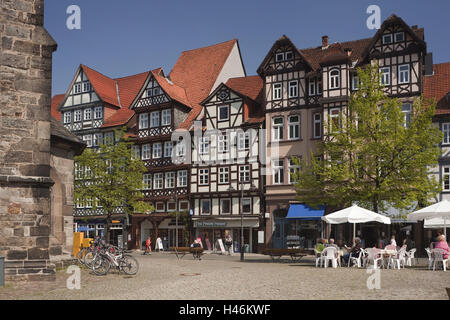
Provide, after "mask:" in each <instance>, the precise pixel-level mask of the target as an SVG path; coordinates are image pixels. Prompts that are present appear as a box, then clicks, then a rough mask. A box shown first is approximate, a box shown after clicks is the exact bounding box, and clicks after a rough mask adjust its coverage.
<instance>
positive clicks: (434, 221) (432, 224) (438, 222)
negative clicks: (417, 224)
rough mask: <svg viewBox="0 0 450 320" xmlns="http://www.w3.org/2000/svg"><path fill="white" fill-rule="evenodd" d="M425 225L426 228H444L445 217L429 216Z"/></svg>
mask: <svg viewBox="0 0 450 320" xmlns="http://www.w3.org/2000/svg"><path fill="white" fill-rule="evenodd" d="M449 224H450V223H449ZM423 227H424V228H425V229H437V228H444V219H442V218H428V219H425V220H424V222H423Z"/></svg>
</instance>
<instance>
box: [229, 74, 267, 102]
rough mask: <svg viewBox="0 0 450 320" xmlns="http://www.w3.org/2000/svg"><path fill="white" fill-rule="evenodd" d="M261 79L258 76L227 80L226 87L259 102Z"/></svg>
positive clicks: (261, 86)
mask: <svg viewBox="0 0 450 320" xmlns="http://www.w3.org/2000/svg"><path fill="white" fill-rule="evenodd" d="M263 83H264V82H263V79H262V78H261V77H260V76H248V77H239V78H230V79H228V81H227V83H226V85H227V87H229V88H230V89H232V90H234V91H236V92H239V93H240V94H242V95H244V96H246V97H249V98H250V99H252V100H254V101H257V102H259V99H261V98H262V97H261V95H262V88H263Z"/></svg>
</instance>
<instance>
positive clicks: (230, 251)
mask: <svg viewBox="0 0 450 320" xmlns="http://www.w3.org/2000/svg"><path fill="white" fill-rule="evenodd" d="M225 247H226V248H227V252H228V255H229V256H231V255H233V238H231V235H230V234H227V236H226V237H225Z"/></svg>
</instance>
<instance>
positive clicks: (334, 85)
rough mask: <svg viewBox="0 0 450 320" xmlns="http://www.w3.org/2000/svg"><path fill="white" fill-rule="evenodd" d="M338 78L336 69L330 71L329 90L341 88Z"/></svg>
mask: <svg viewBox="0 0 450 320" xmlns="http://www.w3.org/2000/svg"><path fill="white" fill-rule="evenodd" d="M339 78H340V72H339V70H338V69H333V70H331V71H330V89H338V88H339V87H340V86H341V83H340V79H339Z"/></svg>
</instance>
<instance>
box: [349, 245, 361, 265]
mask: <svg viewBox="0 0 450 320" xmlns="http://www.w3.org/2000/svg"><path fill="white" fill-rule="evenodd" d="M363 254H364V249H361V250H359V255H358V257H352V254H351V253H350V256H349V259H348V266H349V267H350V263H353V262H356V264H357V265H358V268H361V264H362V257H363Z"/></svg>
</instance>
